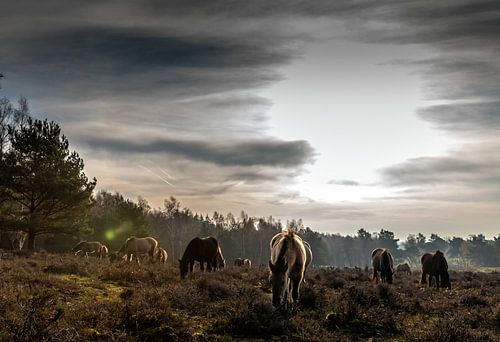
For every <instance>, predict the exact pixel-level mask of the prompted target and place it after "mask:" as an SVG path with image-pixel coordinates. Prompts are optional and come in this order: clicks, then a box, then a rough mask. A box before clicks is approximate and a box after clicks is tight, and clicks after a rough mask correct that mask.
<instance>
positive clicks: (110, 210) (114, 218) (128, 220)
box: [86, 191, 149, 250]
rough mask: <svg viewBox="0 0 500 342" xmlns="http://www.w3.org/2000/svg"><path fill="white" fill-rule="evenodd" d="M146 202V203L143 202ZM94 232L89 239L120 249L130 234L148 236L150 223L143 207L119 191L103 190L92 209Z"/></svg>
mask: <svg viewBox="0 0 500 342" xmlns="http://www.w3.org/2000/svg"><path fill="white" fill-rule="evenodd" d="M143 204H144V203H143ZM90 226H91V227H92V229H93V232H92V234H90V235H89V236H87V237H86V238H87V240H97V241H102V242H103V243H104V244H105V245H107V246H108V247H110V248H111V249H115V250H116V249H119V248H120V246H121V245H122V244H123V242H124V241H125V240H126V239H127V238H128V237H130V236H132V235H135V236H138V237H141V236H147V235H148V233H149V223H148V222H147V221H146V217H145V213H144V211H143V207H142V206H140V205H139V204H137V203H135V202H133V201H131V200H128V199H125V198H123V196H122V195H120V194H118V193H114V194H112V193H109V192H106V191H101V192H99V193H98V194H97V195H96V198H95V205H94V207H93V208H92V211H91V217H90Z"/></svg>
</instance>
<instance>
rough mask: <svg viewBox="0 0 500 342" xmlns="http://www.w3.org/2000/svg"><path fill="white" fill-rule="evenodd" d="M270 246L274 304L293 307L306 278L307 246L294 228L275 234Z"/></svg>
mask: <svg viewBox="0 0 500 342" xmlns="http://www.w3.org/2000/svg"><path fill="white" fill-rule="evenodd" d="M270 248H271V260H269V270H270V272H271V274H270V280H271V284H272V289H273V305H274V306H275V307H279V306H281V305H285V306H288V305H290V306H291V308H292V309H293V307H294V306H295V305H296V304H297V301H298V299H299V289H300V285H301V283H302V280H303V279H304V271H305V268H306V258H307V255H306V248H305V247H304V243H303V242H302V239H301V238H300V237H299V236H298V235H296V234H295V233H294V232H293V231H292V230H288V232H281V233H279V234H277V235H275V236H274V237H273V238H272V239H271V243H270ZM290 295H291V298H290Z"/></svg>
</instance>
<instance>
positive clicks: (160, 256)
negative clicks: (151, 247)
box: [156, 247, 168, 264]
mask: <svg viewBox="0 0 500 342" xmlns="http://www.w3.org/2000/svg"><path fill="white" fill-rule="evenodd" d="M167 259H168V253H167V251H166V250H164V249H163V248H161V247H159V248H158V250H157V252H156V260H157V261H159V262H161V263H162V264H166V263H167Z"/></svg>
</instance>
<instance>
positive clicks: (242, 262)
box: [234, 258, 252, 269]
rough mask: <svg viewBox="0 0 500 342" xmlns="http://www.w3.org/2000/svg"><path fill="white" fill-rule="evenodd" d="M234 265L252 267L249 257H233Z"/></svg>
mask: <svg viewBox="0 0 500 342" xmlns="http://www.w3.org/2000/svg"><path fill="white" fill-rule="evenodd" d="M234 266H236V267H245V268H247V269H249V268H251V267H252V261H250V259H243V258H236V259H234Z"/></svg>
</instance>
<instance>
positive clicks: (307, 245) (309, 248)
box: [302, 240, 313, 283]
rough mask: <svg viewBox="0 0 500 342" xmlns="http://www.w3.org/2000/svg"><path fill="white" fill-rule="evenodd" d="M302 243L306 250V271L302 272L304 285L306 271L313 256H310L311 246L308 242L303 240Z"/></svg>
mask: <svg viewBox="0 0 500 342" xmlns="http://www.w3.org/2000/svg"><path fill="white" fill-rule="evenodd" d="M302 242H303V243H304V248H305V249H306V269H305V270H304V283H305V282H306V279H305V275H306V271H307V268H308V267H309V265H310V264H311V262H312V259H313V255H312V250H311V245H310V244H309V242H307V241H304V240H302Z"/></svg>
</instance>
